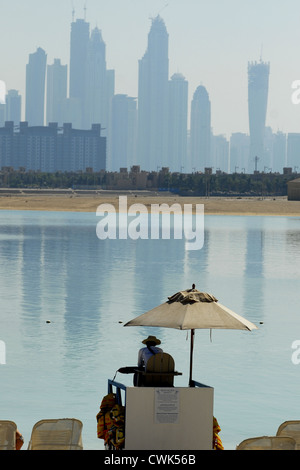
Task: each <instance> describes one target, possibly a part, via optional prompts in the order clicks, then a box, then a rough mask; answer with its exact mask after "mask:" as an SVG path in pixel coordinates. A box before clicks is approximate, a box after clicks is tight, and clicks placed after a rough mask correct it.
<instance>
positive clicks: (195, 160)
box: [190, 85, 212, 171]
mask: <svg viewBox="0 0 300 470" xmlns="http://www.w3.org/2000/svg"><path fill="white" fill-rule="evenodd" d="M190 140H191V141H190V148H191V167H192V168H191V170H192V171H204V169H205V168H208V167H211V166H212V164H211V104H210V100H209V95H208V92H207V90H206V88H205V87H204V86H202V85H201V86H199V87H198V88H197V89H196V91H195V93H194V96H193V100H192V104H191V133H190Z"/></svg>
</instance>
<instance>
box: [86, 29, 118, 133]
mask: <svg viewBox="0 0 300 470" xmlns="http://www.w3.org/2000/svg"><path fill="white" fill-rule="evenodd" d="M86 73H87V75H86V98H85V127H86V128H90V127H91V125H92V124H101V126H102V127H103V128H104V129H106V130H107V128H108V127H109V123H110V107H111V100H112V97H113V94H114V90H115V75H114V71H113V70H112V71H111V70H107V67H106V45H105V42H104V41H103V38H102V34H101V31H100V29H98V28H97V27H96V28H95V29H93V31H92V33H91V37H90V40H89V44H88V51H87V71H86ZM105 135H106V134H105Z"/></svg>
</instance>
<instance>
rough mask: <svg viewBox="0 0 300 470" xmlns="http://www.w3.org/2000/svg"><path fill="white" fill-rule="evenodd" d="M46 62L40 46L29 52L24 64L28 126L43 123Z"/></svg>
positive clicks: (41, 124) (44, 53) (45, 56)
mask: <svg viewBox="0 0 300 470" xmlns="http://www.w3.org/2000/svg"><path fill="white" fill-rule="evenodd" d="M46 63H47V55H46V52H45V51H44V50H43V49H41V48H40V47H39V48H38V49H37V51H36V52H34V53H33V54H29V62H28V64H27V65H26V111H25V116H26V117H25V119H26V121H27V122H28V123H29V125H30V126H43V125H44V109H45V106H44V102H45V81H46Z"/></svg>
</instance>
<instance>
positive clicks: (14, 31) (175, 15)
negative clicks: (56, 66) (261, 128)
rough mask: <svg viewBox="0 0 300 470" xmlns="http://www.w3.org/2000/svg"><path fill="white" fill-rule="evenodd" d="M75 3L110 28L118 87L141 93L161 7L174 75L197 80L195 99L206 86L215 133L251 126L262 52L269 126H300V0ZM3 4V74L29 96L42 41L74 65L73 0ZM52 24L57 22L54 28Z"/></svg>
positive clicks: (110, 59)
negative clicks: (297, 98)
mask: <svg viewBox="0 0 300 470" xmlns="http://www.w3.org/2000/svg"><path fill="white" fill-rule="evenodd" d="M224 3H226V5H224ZM73 4H74V10H75V18H83V17H84V14H86V20H87V21H88V22H89V23H90V24H91V28H92V29H94V28H95V27H96V26H97V27H98V28H99V29H100V30H101V31H102V34H103V37H104V41H105V43H106V46H107V51H106V55H107V66H108V68H109V69H114V70H115V71H116V90H115V93H117V94H119V93H120V94H127V95H128V96H132V97H137V92H138V86H137V85H138V61H139V59H140V58H141V57H142V56H143V54H144V53H145V50H146V46H147V33H148V31H149V29H150V25H151V20H150V17H154V16H156V15H157V14H158V13H160V14H161V15H162V17H163V19H164V21H165V23H166V25H167V29H168V34H169V59H170V64H169V72H170V76H172V75H173V74H174V73H181V74H182V75H183V76H184V77H185V78H186V80H187V81H188V82H189V104H190V103H191V99H192V96H193V94H194V92H195V90H196V89H197V87H198V86H199V85H203V86H205V87H206V89H207V91H208V93H209V96H210V99H211V103H212V128H213V131H214V133H215V134H225V135H226V136H227V138H229V137H230V135H231V133H234V132H245V133H249V123H248V106H247V101H248V98H247V65H248V62H251V61H256V60H259V59H260V56H261V54H262V57H263V60H264V61H268V62H270V63H271V73H270V89H269V103H270V106H269V108H268V113H267V120H266V125H267V126H271V127H272V129H273V130H274V131H277V130H281V131H283V132H299V129H300V106H299V107H297V105H294V104H293V103H292V102H291V94H292V88H291V85H292V82H293V81H294V80H297V79H299V78H300V61H299V65H298V63H297V54H296V52H297V41H298V42H299V43H300V33H299V31H298V27H297V18H298V17H299V16H300V15H299V14H300V5H299V4H297V2H296V1H295V0H288V1H287V2H285V4H284V5H283V4H282V2H279V1H276V0H273V1H272V2H271V1H269V0H264V2H260V3H258V2H257V1H256V0H255V1H253V2H250V1H247V0H245V1H243V2H240V1H239V2H237V1H236V0H228V1H227V2H221V1H217V0H213V1H212V2H199V1H197V2H196V1H195V0H189V1H188V5H187V2H183V0H173V1H172V0H169V2H168V4H166V2H165V1H163V0H152V1H148V0H144V1H143V2H140V1H137V0H122V1H120V0H113V1H112V2H109V4H108V3H104V2H103V4H101V2H96V1H94V0H89V1H88V2H86V5H87V10H86V12H84V5H85V2H83V1H79V0H77V1H75V0H74V2H73ZM258 6H259V8H258ZM1 8H2V13H3V14H2V16H1V19H0V30H1V34H2V37H3V38H4V37H6V35H7V38H8V41H7V42H6V47H5V48H4V51H3V53H2V60H1V62H2V64H1V69H0V74H1V79H2V80H4V81H5V82H6V85H7V89H16V90H18V91H19V92H20V94H21V95H22V97H24V96H25V66H26V62H27V59H28V55H29V54H30V53H32V52H33V51H34V50H36V49H37V47H41V48H42V49H44V50H45V51H46V53H47V57H48V64H52V63H53V62H54V59H55V58H60V59H61V62H62V64H69V50H70V24H71V21H72V2H70V1H69V0H68V1H67V0H66V1H64V0H63V1H59V2H58V1H56V0H54V1H52V2H51V4H50V3H48V2H46V1H44V0H39V1H37V0H28V1H27V2H26V5H24V2H21V1H20V0H12V1H11V2H8V3H7V4H5V5H3V7H1ZM297 12H299V14H297ZM49 23H50V25H51V23H52V24H53V27H46V24H47V25H48V24H49ZM278 31H279V32H280V34H278ZM237 39H238V41H237ZM262 45H263V48H262ZM229 104H230V106H229ZM23 108H24V106H23ZM227 109H231V112H230V115H228V113H227ZM189 116H190V113H189ZM23 117H24V109H23Z"/></svg>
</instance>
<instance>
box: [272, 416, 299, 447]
mask: <svg viewBox="0 0 300 470" xmlns="http://www.w3.org/2000/svg"><path fill="white" fill-rule="evenodd" d="M276 436H280V437H292V438H293V439H295V441H296V449H297V450H300V421H285V422H284V423H282V424H281V425H280V426H279V428H278V430H277V433H276Z"/></svg>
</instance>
